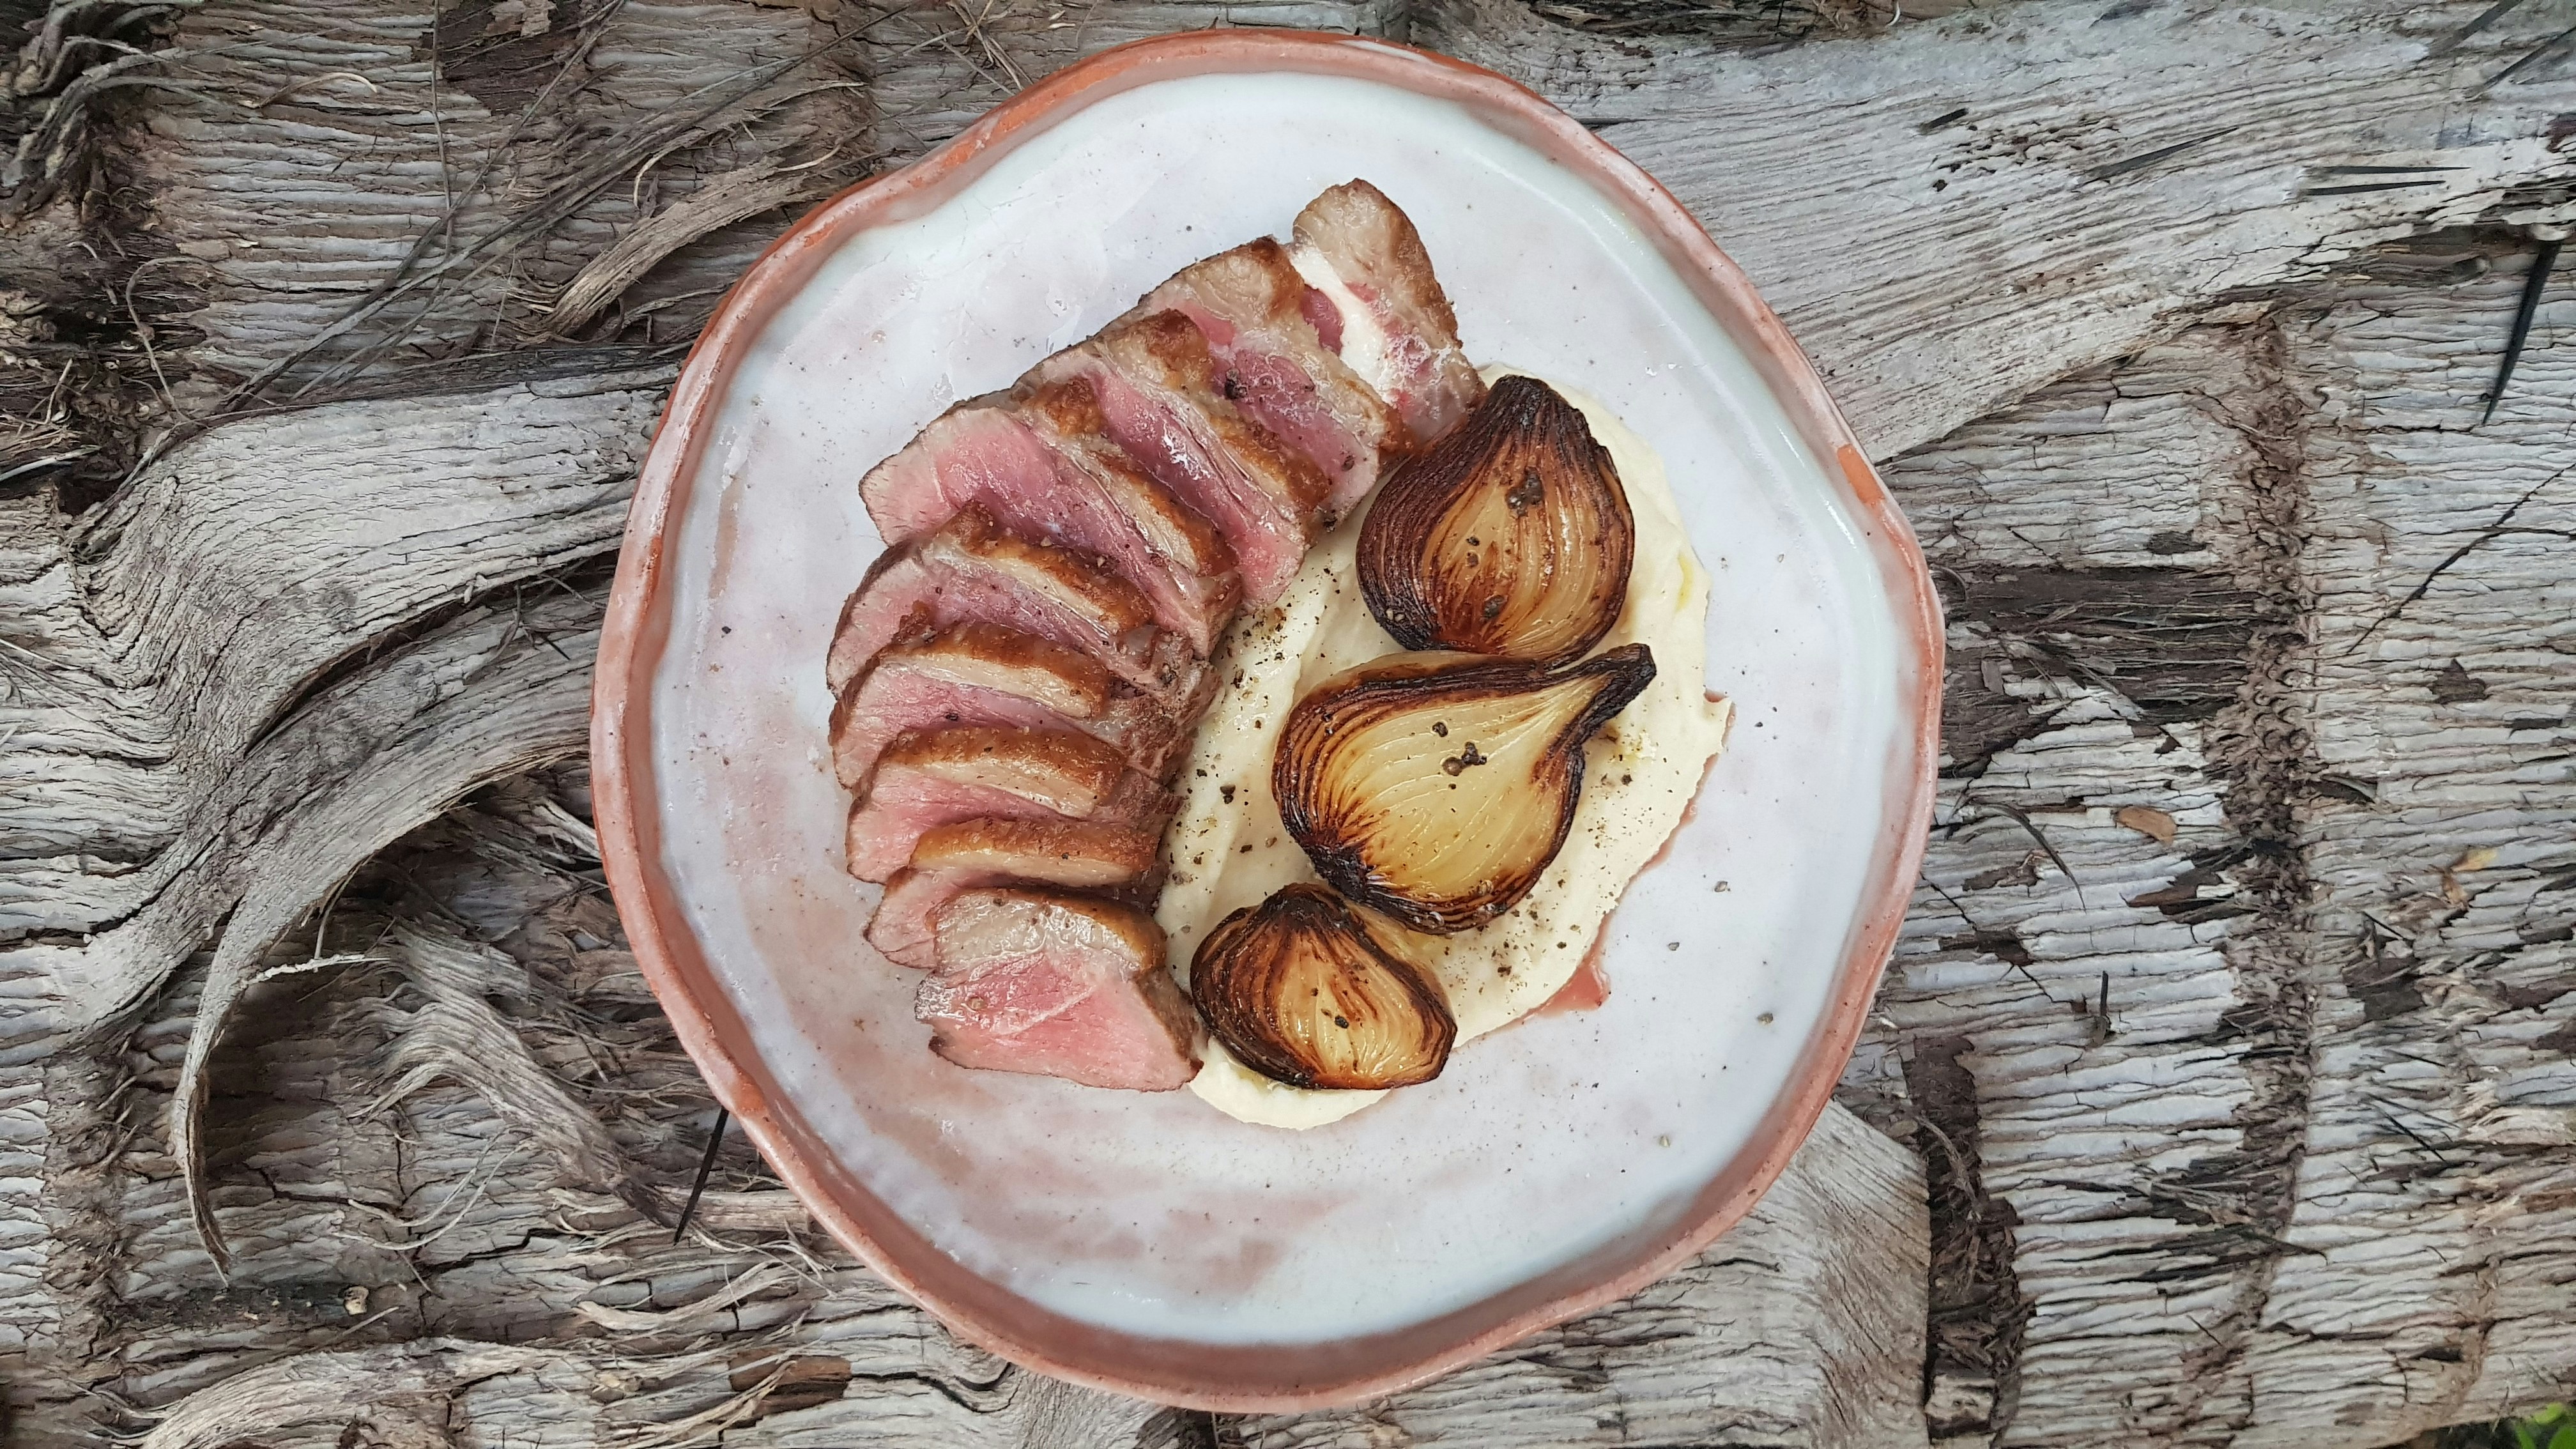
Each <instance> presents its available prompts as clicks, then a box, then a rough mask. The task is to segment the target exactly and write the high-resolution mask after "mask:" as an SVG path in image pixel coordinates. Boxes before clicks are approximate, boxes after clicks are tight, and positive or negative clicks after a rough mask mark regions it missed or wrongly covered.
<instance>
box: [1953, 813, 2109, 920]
mask: <svg viewBox="0 0 2576 1449" xmlns="http://www.w3.org/2000/svg"><path fill="white" fill-rule="evenodd" d="M1961 803H1963V804H1977V805H1983V806H1985V807H1986V808H1987V809H1989V810H1994V811H1997V812H1999V813H2001V814H2004V815H2008V816H2010V817H2012V820H2013V823H2014V824H2016V825H2019V826H2020V827H2021V828H2022V829H2023V831H2025V832H2027V833H2028V834H2029V836H2030V838H2031V839H2032V840H2033V841H2034V842H2036V843H2037V844H2038V846H2039V848H2040V849H2041V850H2043V851H2045V852H2047V854H2048V860H2049V863H2050V864H2051V865H2054V866H2056V867H2057V870H2058V874H2060V875H2063V876H2065V877H2066V882H2067V884H2069V885H2071V886H2073V887H2075V903H2076V904H2077V905H2079V906H2089V904H2090V903H2089V902H2087V901H2086V900H2085V899H2084V882H2082V881H2080V880H2077V879H2076V878H2075V868H2074V867H2073V866H2070V865H2068V864H2067V863H2066V857H2065V856H2062V855H2060V854H2058V853H2057V847H2056V846H2054V845H2051V844H2049V843H2048V837H2047V836H2046V835H2043V834H2041V833H2040V829H2039V822H2038V821H2036V820H2033V819H2031V818H2030V812H2028V811H2026V810H2024V809H2022V808H2021V807H2020V806H2018V805H2007V804H2005V803H2004V802H2003V801H2001V800H1984V799H1978V800H1972V801H1971V800H1963V801H1962V802H1961Z"/></svg>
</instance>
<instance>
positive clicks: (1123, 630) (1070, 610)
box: [823, 504, 1214, 719]
mask: <svg viewBox="0 0 2576 1449" xmlns="http://www.w3.org/2000/svg"><path fill="white" fill-rule="evenodd" d="M971 620H982V621H985V622H988V623H993V624H999V625H1004V626H1007V627H1009V628H1013V629H1017V630H1019V631H1021V632H1022V633H1026V634H1033V635H1036V636H1037V637H1039V638H1041V639H1046V640H1050V641H1052V642H1054V643H1057V644H1062V645H1064V646H1066V647H1067V648H1071V649H1079V650H1081V651H1082V652H1084V653H1086V654H1088V655H1090V656H1091V657H1092V658H1094V659H1097V660H1099V661H1100V662H1101V663H1102V664H1104V665H1106V666H1107V667H1108V668H1109V670H1110V672H1111V673H1113V674H1116V675H1117V676H1118V677H1119V678H1120V679H1122V680H1124V681H1125V682H1126V683H1128V684H1129V685H1131V686H1133V687H1134V688H1135V689H1137V690H1138V691H1139V692H1141V693H1143V694H1145V695H1147V696H1148V697H1150V698H1152V699H1153V700H1154V701H1155V702H1157V703H1158V704H1160V705H1161V706H1162V708H1163V710H1164V712H1165V713H1167V714H1169V715H1171V716H1173V717H1175V718H1181V719H1189V718H1195V717H1196V716H1197V713H1198V711H1199V709H1200V708H1201V707H1203V706H1204V705H1205V704H1206V702H1207V698H1208V695H1209V693H1210V692H1211V690H1212V688H1213V685H1214V681H1213V680H1212V679H1211V678H1210V676H1209V673H1208V669H1207V666H1206V664H1204V663H1203V662H1201V661H1200V660H1199V658H1198V657H1197V656H1196V655H1194V654H1193V653H1192V652H1191V650H1190V647H1189V645H1188V644H1187V643H1185V642H1184V641H1183V640H1182V639H1181V638H1180V636H1179V635H1176V634H1174V633H1172V632H1171V631H1169V630H1167V629H1164V628H1162V627H1161V626H1160V625H1157V624H1156V623H1155V622H1154V611H1153V607H1152V606H1151V605H1150V604H1148V603H1146V602H1145V596H1144V595H1143V594H1140V593H1138V592H1137V591H1136V588H1135V586H1134V585H1133V584H1130V583H1128V582H1127V581H1126V580H1125V579H1122V578H1120V577H1118V576H1117V575H1116V574H1114V573H1111V572H1109V570H1108V569H1107V568H1106V567H1105V566H1103V565H1102V564H1101V563H1100V562H1099V560H1097V559H1096V558H1093V557H1091V556H1090V555H1087V554H1083V553H1081V552H1078V551H1077V550H1074V549H1069V548H1064V547H1061V546H1059V545H1056V544H1054V543H1052V542H1047V541H1043V540H1042V541H1038V542H1031V541H1030V540H1028V539H1024V538H1021V537H1020V536H1018V535H1017V534H1014V533H1011V532H1008V531H1007V530H1005V529H1004V528H1003V527H1002V526H1001V525H1000V524H999V523H997V522H995V521H994V519H993V516H992V515H991V514H990V513H987V512H985V511H984V510H983V508H981V507H980V506H977V505H972V504H970V505H968V506H967V507H965V508H962V509H959V510H958V512H957V516H956V517H954V518H951V519H950V520H948V522H947V523H946V524H944V525H942V526H941V527H940V529H939V530H938V531H937V532H936V533H932V534H930V535H928V536H926V537H923V538H918V539H914V540H913V541H911V542H910V543H906V544H902V545H899V546H897V547H895V548H893V549H890V550H888V551H887V552H886V553H884V554H882V555H880V556H879V557H878V559H877V561H876V563H875V564H874V565H873V566H872V567H870V568H869V570H868V573H867V577H866V578H865V579H864V580H863V581H861V583H860V585H859V587H858V589H857V591H856V592H854V593H852V594H851V595H850V599H849V602H848V603H847V604H846V605H844V606H843V607H842V610H841V622H840V625H839V627H838V628H837V629H835V630H834V631H833V635H832V652H831V657H830V659H829V660H828V661H827V662H826V663H825V665H824V669H823V679H824V683H826V684H827V685H829V686H830V687H831V690H832V694H833V697H834V698H836V699H837V698H839V697H840V696H841V694H842V692H843V690H844V689H845V688H846V687H847V686H848V684H849V682H850V681H851V680H852V679H854V678H856V677H857V676H858V675H859V674H860V672H861V671H863V670H864V669H866V667H867V664H868V661H869V660H871V659H874V658H875V657H876V655H877V653H878V651H880V650H882V649H884V648H885V647H886V645H887V644H889V643H891V642H893V640H894V638H895V636H896V635H897V634H899V633H902V632H904V631H906V630H907V629H917V628H923V627H929V628H940V627H945V626H948V625H951V624H957V623H963V622H967V621H971Z"/></svg>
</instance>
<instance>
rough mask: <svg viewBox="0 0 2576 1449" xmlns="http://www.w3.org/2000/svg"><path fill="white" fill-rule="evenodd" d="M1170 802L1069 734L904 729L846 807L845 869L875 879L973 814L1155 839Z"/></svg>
mask: <svg viewBox="0 0 2576 1449" xmlns="http://www.w3.org/2000/svg"><path fill="white" fill-rule="evenodd" d="M1177 804H1178V802H1177V801H1176V800H1174V798H1173V797H1172V794H1171V792H1170V791H1168V790H1165V789H1164V788H1163V787H1162V786H1161V785H1160V784H1159V783H1157V782H1156V781H1154V780H1153V779H1151V778H1150V777H1148V776H1146V775H1143V774H1141V773H1139V772H1137V771H1135V770H1131V769H1128V768H1127V767H1126V764H1125V762H1124V761H1123V760H1121V759H1120V758H1119V756H1118V752H1117V751H1116V750H1114V749H1112V748H1111V747H1109V746H1108V745H1105V744H1102V743H1101V742H1100V741H1098V740H1095V739H1093V738H1091V737H1090V736H1088V735H1082V734H1075V733H1073V732H1071V731H1054V730H1046V731H1041V730H1026V729H1008V728H1001V729H996V728H985V727H958V728H951V729H938V730H919V731H911V732H907V733H905V734H901V735H898V736H896V737H895V739H894V740H893V742H892V743H890V744H888V745H887V746H886V747H885V749H884V750H883V751H882V752H881V753H879V755H878V756H877V763H876V769H875V771H874V773H873V774H871V775H870V777H869V779H868V781H867V784H866V786H865V788H864V789H862V790H861V791H860V792H859V798H858V802H857V803H856V804H855V805H853V806H852V807H851V810H850V819H849V827H848V833H847V835H846V837H845V841H844V845H845V849H846V851H847V867H848V869H849V872H850V873H851V874H852V875H855V876H857V877H858V878H859V879H861V880H875V881H881V880H884V879H886V878H887V877H889V876H891V875H893V874H894V873H895V872H896V871H898V870H900V869H902V868H903V867H904V865H905V864H906V863H908V862H909V861H910V860H911V858H912V851H913V846H914V844H915V843H916V842H917V841H919V840H920V838H921V836H922V835H923V834H924V833H925V832H927V831H929V830H932V829H935V828H937V827H939V826H942V825H950V824H954V823H956V822H958V821H961V820H974V819H980V818H994V819H1016V820H1050V819H1058V818H1064V819H1076V820H1089V821H1093V822H1095V823H1098V824H1101V825H1109V826H1118V827H1122V828H1126V829H1130V830H1134V831H1136V832H1138V833H1141V834H1144V835H1147V836H1151V837H1154V838H1157V839H1159V838H1160V837H1161V835H1162V832H1163V825H1164V823H1165V822H1167V821H1168V820H1170V819H1171V816H1172V811H1173V810H1174V809H1175V808H1176V807H1177Z"/></svg>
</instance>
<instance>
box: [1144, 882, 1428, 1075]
mask: <svg viewBox="0 0 2576 1449" xmlns="http://www.w3.org/2000/svg"><path fill="white" fill-rule="evenodd" d="M1390 935H1391V933H1383V932H1381V931H1380V930H1378V929H1375V928H1372V927H1371V926H1370V925H1369V923H1368V920H1367V918H1365V917H1364V916H1362V915H1361V914H1360V913H1359V912H1357V911H1355V910H1352V909H1351V908H1350V906H1349V905H1348V904H1346V903H1345V902H1343V901H1342V900H1340V899H1339V898H1338V897H1336V896H1334V894H1333V893H1332V892H1330V891H1328V890H1325V889H1324V888H1323V887H1321V886H1314V885H1292V886H1288V887H1286V888H1284V889H1282V890H1280V891H1278V892H1276V893H1274V894H1273V895H1272V896H1271V897H1270V899H1268V900H1266V901H1263V902H1262V903H1261V904H1260V905H1258V906H1248V907H1246V908H1244V909H1242V910H1239V911H1237V912H1235V913H1234V914H1233V915H1230V916H1228V917H1226V918H1225V919H1224V920H1222V921H1220V922H1218V923H1217V927H1216V929H1215V930H1213V931H1210V932H1209V933H1208V938H1207V939H1206V940H1205V941H1203V942H1201V943H1200V945H1199V950H1198V955H1197V956H1196V957H1195V958H1193V959H1192V961H1191V963H1190V995H1191V997H1192V998H1193V999H1195V1000H1196V1001H1197V1002H1198V1007H1199V1013H1200V1015H1202V1016H1204V1017H1205V1018H1207V1024H1208V1030H1209V1031H1210V1032H1212V1033H1214V1034H1215V1036H1216V1038H1217V1040H1219V1041H1221V1042H1224V1043H1225V1048H1226V1050H1227V1051H1229V1052H1232V1053H1233V1054H1234V1056H1235V1058H1236V1059H1237V1060H1239V1061H1241V1062H1242V1063H1243V1064H1244V1065H1245V1066H1248V1067H1250V1068H1252V1069H1253V1070H1254V1071H1256V1072H1259V1073H1260V1074H1262V1075H1263V1076H1265V1077H1268V1078H1270V1079H1271V1080H1273V1081H1279V1082H1285V1083H1287V1084H1288V1085H1290V1086H1292V1087H1308V1088H1326V1089H1333V1090H1369V1089H1377V1088H1385V1087H1410V1086H1412V1085H1414V1084H1415V1083H1417V1082H1427V1081H1430V1080H1431V1079H1432V1078H1433V1077H1436V1076H1438V1075H1440V1069H1441V1067H1443V1066H1444V1065H1446V1064H1447V1063H1448V1060H1449V1048H1450V1046H1451V1045H1452V1044H1453V1043H1455V1042H1456V1040H1457V1037H1458V1023H1457V1021H1456V1020H1455V1019H1454V1018H1452V1017H1451V1016H1450V1014H1449V1003H1448V1000H1447V999H1446V998H1445V997H1443V996H1442V995H1441V993H1440V987H1439V984H1438V983H1436V982H1434V981H1433V980H1432V979H1431V975H1430V973H1429V972H1426V971H1424V970H1423V969H1422V968H1421V967H1420V966H1418V965H1415V964H1414V963H1413V962H1411V961H1409V960H1407V959H1405V958H1404V957H1403V956H1402V955H1401V954H1399V953H1398V951H1397V950H1395V949H1392V948H1391V944H1390V939H1389V937H1390Z"/></svg>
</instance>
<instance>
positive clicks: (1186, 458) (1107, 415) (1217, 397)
mask: <svg viewBox="0 0 2576 1449" xmlns="http://www.w3.org/2000/svg"><path fill="white" fill-rule="evenodd" d="M1224 375H1225V370H1224V368H1223V367H1222V366H1221V365H1220V364H1219V363H1218V362H1217V360H1216V357H1215V354H1213V353H1212V352H1210V351H1209V349H1208V344H1207V337H1206V335H1205V334H1204V333H1202V332H1200V331H1199V328H1198V324H1197V323H1195V322H1192V321H1191V320H1190V319H1189V317H1188V316H1187V315H1185V314H1183V313H1180V312H1176V311H1175V312H1152V313H1147V314H1145V315H1143V316H1140V317H1133V318H1130V319H1128V320H1125V321H1122V322H1117V323H1113V324H1111V325H1110V326H1109V327H1108V328H1106V329H1105V330H1103V331H1102V332H1101V333H1100V335H1099V336H1097V337H1095V338H1093V339H1092V340H1090V341H1088V342H1084V343H1081V344H1078V345H1076V346H1073V347H1069V348H1066V349H1065V350H1064V351H1062V352H1059V353H1057V354H1056V355H1055V356H1053V357H1051V358H1048V359H1047V360H1046V361H1045V362H1044V363H1041V364H1039V366H1038V368H1037V369H1036V370H1035V371H1034V372H1032V373H1031V374H1030V376H1029V379H1028V381H1027V384H1026V385H1027V386H1030V387H1037V386H1043V385H1045V384H1047V383H1050V382H1057V381H1064V380H1069V379H1080V380H1081V381H1082V382H1083V383H1085V384H1086V385H1087V386H1088V387H1089V388H1090V390H1091V394H1092V396H1093V398H1094V399H1095V400H1096V401H1097V403H1098V405H1099V410H1100V418H1101V422H1102V425H1103V426H1104V427H1105V428H1106V430H1107V432H1108V435H1109V437H1110V438H1111V440H1112V441H1114V442H1116V443H1117V444H1118V446H1119V447H1120V449H1122V450H1123V451H1124V452H1125V453H1126V454H1127V456H1128V457H1130V458H1132V459H1134V460H1135V462H1136V463H1137V465H1138V466H1140V467H1142V468H1143V469H1144V470H1145V472H1146V473H1147V474H1148V475H1150V476H1151V477H1152V478H1153V479H1154V480H1155V481H1156V482H1158V483H1160V484H1162V485H1163V486H1164V487H1165V488H1167V489H1169V490H1171V492H1172V493H1173V495H1174V496H1176V497H1178V498H1179V499H1180V500H1181V501H1182V502H1183V503H1185V504H1187V505H1189V506H1190V507H1191V508H1192V509H1194V510H1196V511H1197V512H1198V513H1199V514H1200V515H1201V516H1203V517H1205V518H1206V519H1207V520H1208V521H1209V522H1211V523H1213V524H1215V525H1216V527H1217V529H1218V531H1219V532H1221V533H1222V534H1224V535H1225V540H1226V542H1227V544H1228V545H1230V546H1231V547H1232V549H1233V551H1234V558H1235V562H1236V565H1237V567H1238V568H1240V569H1241V571H1242V574H1243V591H1244V595H1245V597H1246V598H1247V599H1249V600H1250V601H1251V602H1253V603H1255V604H1267V603H1269V602H1271V601H1272V600H1274V599H1276V598H1278V597H1279V595H1280V594H1281V593H1282V592H1283V591H1285V590H1286V589H1287V587H1288V581H1289V580H1290V579H1291V578H1294V577H1295V576H1296V573H1297V566H1298V565H1299V564H1300V563H1302V562H1304V560H1305V556H1306V545H1307V544H1308V543H1310V542H1311V541H1312V540H1313V538H1314V536H1315V533H1316V531H1317V528H1318V525H1319V518H1318V514H1319V512H1320V510H1321V509H1322V508H1323V505H1324V500H1325V499H1326V498H1327V497H1329V496H1330V495H1331V492H1332V481H1331V480H1330V479H1328V478H1326V477H1325V476H1324V474H1323V472H1322V471H1321V470H1320V469H1318V468H1317V467H1316V466H1315V465H1314V464H1313V463H1312V462H1310V461H1309V460H1308V459H1307V458H1306V457H1305V455H1304V454H1302V453H1298V452H1295V451H1293V450H1291V449H1290V448H1289V447H1288V446H1287V445H1286V444H1284V443H1282V442H1280V441H1279V440H1278V439H1277V438H1275V437H1273V436H1271V434H1270V432H1269V430H1267V429H1265V428H1263V427H1262V426H1261V425H1260V424H1258V423H1256V422H1254V421H1252V420H1251V419H1250V418H1248V417H1246V416H1245V415H1244V414H1243V413H1242V412H1241V411H1240V410H1239V409H1237V408H1236V407H1235V405H1234V404H1233V403H1232V402H1231V401H1229V400H1228V399H1227V398H1226V396H1225V394H1224V392H1223V390H1222V389H1223V385H1224Z"/></svg>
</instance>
